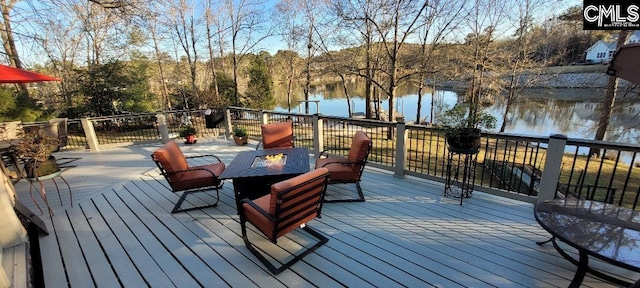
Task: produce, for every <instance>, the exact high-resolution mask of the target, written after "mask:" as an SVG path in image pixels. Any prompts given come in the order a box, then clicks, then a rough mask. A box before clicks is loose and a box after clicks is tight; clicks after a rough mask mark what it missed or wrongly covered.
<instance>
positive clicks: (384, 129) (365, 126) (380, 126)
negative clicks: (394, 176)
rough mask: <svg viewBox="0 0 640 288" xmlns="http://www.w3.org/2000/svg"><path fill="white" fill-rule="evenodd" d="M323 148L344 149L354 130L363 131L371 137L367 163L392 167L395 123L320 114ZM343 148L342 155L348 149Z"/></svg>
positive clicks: (394, 146) (393, 164) (394, 148)
mask: <svg viewBox="0 0 640 288" xmlns="http://www.w3.org/2000/svg"><path fill="white" fill-rule="evenodd" d="M321 118H322V120H323V126H322V127H323V129H322V134H323V135H322V136H323V137H322V138H323V139H324V148H325V149H329V148H332V149H346V150H348V149H349V148H350V147H351V142H352V140H353V136H354V135H355V133H356V131H364V132H365V133H367V135H368V136H369V137H370V138H371V142H372V144H373V145H372V149H371V153H370V154H369V159H368V162H369V163H376V164H380V165H384V166H390V167H393V166H395V164H396V157H395V154H396V140H395V139H396V137H395V132H396V131H395V127H396V124H395V123H390V122H384V121H375V120H363V119H352V118H342V117H327V116H322V117H321ZM346 150H343V153H341V154H342V155H347V154H348V151H346Z"/></svg>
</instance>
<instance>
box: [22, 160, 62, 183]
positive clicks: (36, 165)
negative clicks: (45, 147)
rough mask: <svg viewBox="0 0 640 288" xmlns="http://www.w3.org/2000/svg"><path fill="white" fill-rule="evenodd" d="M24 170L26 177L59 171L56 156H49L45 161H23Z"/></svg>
mask: <svg viewBox="0 0 640 288" xmlns="http://www.w3.org/2000/svg"><path fill="white" fill-rule="evenodd" d="M24 170H25V172H26V173H27V178H36V177H43V176H47V175H50V174H53V173H56V172H58V171H60V167H58V163H57V162H56V158H55V157H53V156H49V159H47V161H43V162H40V161H35V160H28V161H26V162H25V163H24Z"/></svg>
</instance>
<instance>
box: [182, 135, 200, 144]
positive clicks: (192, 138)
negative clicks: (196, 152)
mask: <svg viewBox="0 0 640 288" xmlns="http://www.w3.org/2000/svg"><path fill="white" fill-rule="evenodd" d="M184 140H185V141H184V144H195V143H196V141H198V140H196V135H187V136H185V137H184Z"/></svg>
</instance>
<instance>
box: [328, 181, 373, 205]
mask: <svg viewBox="0 0 640 288" xmlns="http://www.w3.org/2000/svg"><path fill="white" fill-rule="evenodd" d="M355 184H356V188H357V189H358V198H349V199H330V200H326V199H325V200H324V203H340V202H365V199H364V193H362V188H361V187H360V182H356V183H355Z"/></svg>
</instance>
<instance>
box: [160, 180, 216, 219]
mask: <svg viewBox="0 0 640 288" xmlns="http://www.w3.org/2000/svg"><path fill="white" fill-rule="evenodd" d="M220 187H222V184H221V185H219V186H217V187H215V188H214V189H215V190H216V202H215V203H213V204H210V205H203V206H196V207H191V208H186V209H180V205H182V202H183V201H184V199H185V198H186V197H187V195H189V194H191V193H194V192H201V191H205V190H194V191H185V192H183V193H182V196H180V199H178V203H176V205H175V206H173V210H171V213H178V212H186V211H191V210H196V209H203V208H209V207H216V206H218V202H219V201H220Z"/></svg>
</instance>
